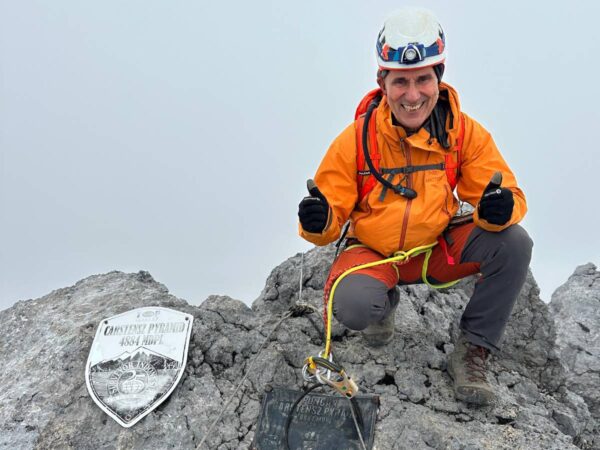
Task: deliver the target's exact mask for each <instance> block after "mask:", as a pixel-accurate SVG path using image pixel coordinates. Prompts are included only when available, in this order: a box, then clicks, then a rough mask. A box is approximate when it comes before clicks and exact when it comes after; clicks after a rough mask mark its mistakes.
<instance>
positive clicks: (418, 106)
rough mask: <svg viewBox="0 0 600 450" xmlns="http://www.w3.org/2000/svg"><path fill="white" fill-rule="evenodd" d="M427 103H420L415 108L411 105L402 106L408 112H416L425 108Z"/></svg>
mask: <svg viewBox="0 0 600 450" xmlns="http://www.w3.org/2000/svg"><path fill="white" fill-rule="evenodd" d="M424 103H425V102H423V103H419V104H418V105H414V106H410V105H402V107H403V108H404V109H405V110H407V111H416V110H417V109H419V108H420V107H421V106H423V104H424Z"/></svg>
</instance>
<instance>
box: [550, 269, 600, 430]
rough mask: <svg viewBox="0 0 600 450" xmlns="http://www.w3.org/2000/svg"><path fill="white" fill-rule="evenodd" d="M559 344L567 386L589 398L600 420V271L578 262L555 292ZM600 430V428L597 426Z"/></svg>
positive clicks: (553, 296) (594, 413)
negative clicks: (576, 266) (573, 271)
mask: <svg viewBox="0 0 600 450" xmlns="http://www.w3.org/2000/svg"><path fill="white" fill-rule="evenodd" d="M550 310H551V311H552V313H553V316H554V320H555V323H556V325H555V326H556V335H557V336H556V345H557V351H558V354H559V356H560V361H561V363H562V364H563V366H564V368H565V370H566V386H567V387H568V388H569V389H570V390H571V391H573V392H575V393H577V394H579V395H580V396H581V397H583V398H584V400H585V401H586V403H587V405H588V408H589V409H590V412H591V414H592V416H593V417H594V418H595V419H596V421H598V420H600V272H599V271H598V270H597V268H596V266H595V265H593V264H586V265H583V266H579V267H578V268H577V269H576V270H575V273H573V275H571V277H569V280H568V281H567V282H566V283H565V284H564V285H562V286H561V287H559V288H558V289H557V290H556V292H554V294H553V295H552V301H551V302H550ZM596 432H597V434H600V428H597V429H596Z"/></svg>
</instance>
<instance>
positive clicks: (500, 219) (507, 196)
mask: <svg viewBox="0 0 600 450" xmlns="http://www.w3.org/2000/svg"><path fill="white" fill-rule="evenodd" d="M501 185H502V173H500V172H496V173H495V174H494V175H493V176H492V179H491V180H490V182H489V184H488V185H487V186H486V188H485V189H484V191H483V195H482V196H481V200H479V205H478V206H477V207H478V209H479V217H480V218H481V219H485V220H486V221H487V222H488V223H491V224H494V225H504V224H505V223H506V222H508V221H509V220H510V218H511V216H512V211H513V208H514V206H515V200H514V198H513V193H512V191H511V190H510V189H507V188H503V187H501Z"/></svg>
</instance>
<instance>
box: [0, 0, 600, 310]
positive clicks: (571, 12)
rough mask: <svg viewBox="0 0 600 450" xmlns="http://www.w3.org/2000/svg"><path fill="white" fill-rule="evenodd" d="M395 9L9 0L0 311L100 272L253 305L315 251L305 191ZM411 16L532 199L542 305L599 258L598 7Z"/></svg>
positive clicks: (537, 6)
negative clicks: (432, 19) (441, 45)
mask: <svg viewBox="0 0 600 450" xmlns="http://www.w3.org/2000/svg"><path fill="white" fill-rule="evenodd" d="M405 4H406V3H404V2H397V1H396V2H392V1H378V2H365V1H343V2H342V1H330V2H322V1H305V2H281V1H278V2H275V1H272V2H266V1H254V2H242V1H239V2H231V1H220V2H214V1H211V2H209V1H155V0H145V1H140V0H135V1H122V0H121V1H114V0H104V1H101V2H100V1H95V2H92V1H81V0H78V1H73V0H61V1H28V0H23V1H9V0H0V309H1V308H7V307H9V306H10V305H12V304H13V303H14V302H16V301H17V300H22V299H28V298H36V297H40V296H42V295H45V294H47V293H49V292H50V291H51V290H54V289H57V288H61V287H66V286H69V285H71V284H73V283H75V282H76V281H78V280H80V279H82V278H84V277H87V276H89V275H92V274H98V273H105V272H108V271H111V270H121V271H125V272H137V271H138V270H147V271H149V272H150V273H151V274H152V275H153V276H154V278H155V279H156V280H157V281H160V282H161V283H164V284H165V285H166V286H167V287H168V288H169V289H170V291H171V292H172V293H173V294H174V295H176V296H178V297H181V298H184V299H186V300H188V301H190V302H191V303H195V304H197V303H200V302H201V301H203V300H204V299H205V298H206V297H207V296H208V295H210V294H227V295H230V296H232V297H234V298H237V299H240V300H243V301H244V302H246V303H250V302H252V301H253V300H254V299H255V298H256V297H258V295H259V294H260V291H261V289H262V288H263V286H264V282H265V280H266V278H267V276H268V274H269V273H270V271H271V270H272V269H273V268H274V267H275V266H277V265H278V264H280V263H281V262H283V261H284V260H285V259H287V258H288V257H291V256H293V255H294V254H295V253H297V252H301V251H306V250H308V249H310V248H311V245H310V244H309V243H307V242H304V241H303V240H301V239H300V238H299V237H298V235H297V232H296V220H297V217H296V212H297V205H298V202H299V201H300V199H301V198H302V197H303V196H304V195H305V181H306V179H307V178H309V177H312V175H313V173H314V171H315V169H316V167H317V166H318V164H319V162H320V160H321V158H322V156H323V154H324V152H325V151H326V149H327V147H328V145H329V143H330V142H331V141H332V140H333V139H334V138H335V136H336V135H337V134H338V133H339V132H340V131H341V130H342V129H343V128H344V127H345V126H346V125H347V124H348V123H350V121H351V120H352V118H353V114H354V109H355V106H356V104H357V102H358V101H359V100H360V99H361V98H362V96H363V94H364V93H365V92H366V91H368V90H370V89H372V88H373V87H375V81H374V79H375V70H376V67H375V57H374V45H375V40H376V37H377V33H378V32H379V29H380V27H381V25H382V23H383V20H384V18H385V17H386V16H387V15H388V14H389V13H390V12H391V11H393V10H394V9H396V8H397V7H399V6H403V5H405ZM408 4H412V5H421V6H425V7H428V8H429V9H431V10H433V11H434V12H435V13H436V15H437V16H438V17H439V19H440V21H441V23H442V25H443V27H444V29H445V32H446V36H447V49H448V53H449V56H448V59H447V69H446V75H445V79H446V81H448V82H449V83H451V84H452V85H454V86H455V87H456V88H457V89H458V92H459V94H460V97H461V101H462V107H463V110H464V111H466V112H467V113H469V114H470V115H472V116H473V117H474V118H476V119H477V120H479V121H480V122H481V123H482V124H483V125H484V126H485V127H487V128H488V129H489V130H490V131H491V133H492V135H493V136H494V139H495V140H496V143H497V144H498V146H499V148H500V149H501V151H502V153H503V155H504V157H505V158H506V160H507V161H508V162H509V164H510V166H511V167H512V169H513V171H514V172H515V173H516V175H517V179H518V181H519V183H520V184H521V186H522V188H523V190H524V191H525V193H526V195H527V198H528V202H529V213H528V215H527V218H526V220H525V221H524V223H523V224H524V226H525V227H526V228H527V230H528V231H529V233H530V235H531V236H532V237H533V239H534V241H535V248H534V257H533V262H532V270H533V273H534V276H535V278H536V279H537V281H538V283H539V284H540V287H541V289H542V298H543V299H544V300H545V301H549V300H550V296H551V294H552V292H553V291H554V289H555V288H557V287H558V286H559V285H560V284H562V283H564V282H565V281H566V280H567V278H568V277H569V275H570V274H571V273H572V272H573V270H574V269H575V267H576V266H577V265H580V264H584V263H587V262H594V263H595V264H598V263H600V238H599V237H598V228H599V227H598V223H599V219H600V213H599V210H600V208H599V207H598V198H599V194H598V193H599V190H598V181H597V179H598V175H597V174H598V171H599V170H600V164H598V163H599V160H600V158H599V157H598V138H599V136H600V117H599V114H598V105H599V104H600V88H599V86H600V84H599V82H598V74H599V72H600V71H599V63H598V61H599V58H598V55H599V54H600V38H599V32H598V18H599V17H600V3H598V2H592V1H587V2H584V1H579V2H578V1H574V2H570V4H569V5H567V3H566V2H561V3H552V5H550V4H548V3H547V2H541V1H537V2H536V1H533V2H523V1H503V2H482V1H452V2H447V1H423V2H419V3H417V2H411V3H408Z"/></svg>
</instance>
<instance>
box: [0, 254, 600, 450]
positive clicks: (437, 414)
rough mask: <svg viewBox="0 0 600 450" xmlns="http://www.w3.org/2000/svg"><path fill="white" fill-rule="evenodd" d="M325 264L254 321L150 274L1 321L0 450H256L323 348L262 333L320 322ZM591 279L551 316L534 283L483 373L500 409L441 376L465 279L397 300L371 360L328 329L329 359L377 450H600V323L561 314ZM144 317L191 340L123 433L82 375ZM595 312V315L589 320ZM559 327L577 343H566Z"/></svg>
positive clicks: (283, 277) (245, 311) (276, 285)
mask: <svg viewBox="0 0 600 450" xmlns="http://www.w3.org/2000/svg"><path fill="white" fill-rule="evenodd" d="M331 258H332V249H331V248H319V249H313V250H311V251H310V252H308V253H306V254H304V255H301V254H298V255H296V256H294V257H292V258H290V259H288V260H287V261H285V262H284V263H283V264H281V265H280V266H279V267H277V268H275V269H274V270H273V272H272V273H271V275H270V276H269V278H268V280H267V282H266V286H265V288H264V290H263V292H262V294H261V296H260V297H259V298H258V299H257V300H256V301H255V302H254V304H253V306H252V308H249V307H248V306H246V305H245V304H243V303H242V302H240V301H237V300H234V299H231V298H229V297H226V296H211V297H209V298H208V299H206V301H204V302H203V303H202V304H201V305H200V306H191V305H189V304H188V303H186V302H185V301H183V300H180V299H177V298H175V297H173V296H172V295H170V294H169V293H168V290H167V289H166V288H165V287H164V286H163V285H161V284H160V283H157V282H156V281H154V280H153V279H152V277H151V276H150V275H149V274H148V273H146V272H140V273H138V274H124V273H119V272H111V273H108V274H105V275H96V276H92V277H89V278H86V279H84V280H82V281H80V282H78V283H77V284H76V285H74V286H72V287H69V288H65V289H60V290H57V291H54V292H52V293H50V294H48V295H46V296H45V297H42V298H40V299H37V300H28V301H21V302H18V303H17V304H15V305H14V306H13V307H11V308H9V309H7V310H5V311H2V312H0V329H1V330H2V333H1V338H0V355H1V356H2V360H3V361H4V368H3V371H2V372H1V373H0V384H1V385H2V390H1V391H0V448H10V449H18V448H40V449H46V448H74V449H88V448H94V449H109V448H110V449H114V448H134V449H138V448H139V449H148V448H152V449H154V448H157V449H162V448H196V447H197V446H198V445H199V444H200V442H201V441H202V440H203V439H205V438H206V442H205V445H204V446H203V447H202V448H210V449H219V450H225V449H247V448H250V446H251V442H252V439H253V436H254V433H255V431H256V422H257V418H258V414H259V411H260V400H261V398H262V395H263V393H264V392H265V389H266V388H267V387H268V386H278V385H279V386H285V387H290V388H301V386H302V384H303V380H302V375H301V368H302V365H303V360H304V358H305V357H306V356H307V355H309V354H317V353H318V352H319V351H320V350H321V349H322V346H323V332H322V319H321V314H320V312H319V313H316V314H312V315H306V316H301V317H291V318H288V319H286V320H285V322H284V323H283V324H282V325H281V326H279V327H278V328H277V330H276V331H275V332H274V333H272V334H270V332H271V331H272V329H273V327H274V326H275V325H276V324H277V323H278V321H279V319H280V317H281V315H282V314H284V313H285V312H286V311H287V308H288V307H289V306H290V305H292V304H293V303H295V302H296V301H297V300H298V299H299V298H300V297H301V298H302V301H303V302H307V303H310V304H313V305H314V306H316V307H318V308H319V311H320V308H321V303H322V298H321V297H322V287H323V284H324V281H325V276H326V273H327V269H328V266H329V263H330V261H331ZM301 272H302V275H303V277H302V278H303V280H302V281H303V282H302V292H300V285H301V283H300V274H301ZM598 278H599V276H598V273H597V272H595V268H593V267H592V266H584V268H583V269H582V268H579V269H578V271H577V272H576V273H575V275H573V277H571V279H570V280H569V282H568V283H567V284H566V285H565V286H563V287H562V288H561V289H559V291H557V293H556V294H555V296H554V298H553V302H552V306H551V308H549V307H548V305H545V304H544V303H543V302H542V301H541V300H540V298H539V290H538V288H537V285H536V283H535V281H534V279H533V278H532V277H531V276H529V277H528V280H527V282H526V285H525V287H524V288H523V291H522V292H521V295H520V297H519V300H518V303H517V306H516V307H515V310H514V314H513V317H512V320H511V321H510V323H509V326H508V328H507V330H506V335H505V343H504V347H503V351H502V352H501V354H499V355H495V356H494V357H493V358H492V360H491V370H492V376H491V382H492V383H493V384H494V386H495V387H496V389H497V391H498V393H499V401H498V403H497V404H495V405H493V406H490V407H483V408H482V407H473V406H468V405H466V404H463V403H461V402H457V401H456V400H455V399H454V396H453V393H452V389H451V382H450V379H449V377H448V374H447V373H446V371H445V368H446V356H447V354H448V353H449V352H450V351H451V350H452V342H453V339H454V337H455V336H456V334H457V332H458V328H457V325H458V319H459V317H460V314H461V312H462V310H463V309H464V306H465V304H466V303H467V301H468V298H469V293H470V292H471V290H472V289H473V283H474V280H472V279H471V280H465V281H463V282H461V283H460V284H459V285H457V286H456V287H453V288H451V289H446V290H443V291H434V290H430V289H429V288H427V287H425V286H420V285H417V286H408V287H404V288H402V295H401V301H400V306H399V308H398V311H397V314H396V330H397V335H396V337H395V339H394V341H393V343H392V344H390V345H388V346H387V347H384V348H381V349H371V348H368V347H365V346H364V344H363V342H362V339H361V337H360V335H359V334H358V333H354V332H350V331H348V330H345V329H344V328H342V327H341V326H339V325H337V324H336V325H335V326H334V327H333V336H334V343H333V345H334V352H335V356H336V360H338V361H339V362H341V363H343V364H344V366H345V367H346V369H347V370H348V372H349V373H351V374H352V375H353V376H354V378H355V379H357V381H358V382H359V386H360V388H361V390H362V391H363V392H368V393H374V394H377V395H379V396H380V401H381V405H380V410H379V414H378V421H377V427H376V432H375V444H374V448H377V449H379V450H382V449H412V450H416V449H428V448H434V449H465V450H466V449H473V450H474V449H509V448H510V449H544V450H547V449H574V450H576V449H578V448H581V449H600V439H599V438H598V434H599V425H598V424H599V423H600V419H599V417H598V397H597V395H598V392H597V391H598V390H597V386H598V365H599V364H600V358H599V356H600V353H599V352H598V348H599V347H598V345H599V341H598V329H599V328H600V319H599V318H598V315H595V316H594V315H593V314H592V313H590V312H588V313H586V312H585V311H588V310H586V309H585V307H582V309H581V315H580V316H577V315H575V314H571V311H572V310H577V308H578V307H579V306H580V305H579V303H578V302H577V301H576V300H577V299H580V298H582V295H583V294H582V293H585V296H586V297H585V298H586V299H588V300H589V306H588V307H589V308H593V305H594V303H593V302H594V301H595V302H596V305H597V303H598V298H599V294H600V286H599V285H598V284H599V283H598V282H596V284H595V285H594V282H593V280H597V279H598ZM571 294H573V295H571ZM561 299H562V300H561ZM569 299H570V300H569ZM588 300H586V301H588ZM586 304H587V303H586ZM577 305H579V306H577ZM141 306H164V307H167V308H173V309H177V310H180V311H183V312H186V313H189V314H192V315H193V316H194V318H195V319H194V327H193V331H192V337H191V341H190V349H189V355H188V363H187V366H186V369H185V373H184V375H183V378H182V380H181V382H180V384H179V385H178V387H177V388H176V389H175V391H174V392H173V393H172V394H171V396H170V397H169V399H168V400H166V401H165V402H164V403H163V404H161V405H160V406H159V407H158V408H157V409H156V410H154V411H153V412H152V413H150V414H149V415H148V416H147V417H145V418H144V419H143V420H142V421H140V422H139V423H138V424H136V425H135V426H133V427H132V428H130V429H125V428H122V427H121V426H119V425H118V424H117V423H116V422H114V421H113V420H112V419H110V418H109V417H108V416H107V415H106V414H105V413H104V412H102V411H101V410H100V409H99V408H98V407H97V406H96V405H95V404H94V403H93V401H92V400H91V398H90V397H89V394H88V392H87V389H86V386H85V378H84V371H85V363H86V360H87V355H88V352H89V349H90V346H91V342H92V340H93V337H94V333H95V328H96V327H97V325H98V323H99V322H100V321H101V320H102V319H104V318H106V317H110V316H113V315H115V314H119V313H121V312H124V311H127V310H129V309H133V308H137V307H141ZM552 312H554V314H555V315H556V318H557V319H556V323H557V324H559V325H560V327H559V328H558V329H557V326H555V321H554V319H553V317H552ZM592 312H593V313H595V314H598V308H597V306H596V309H595V310H594V311H592ZM565 324H569V326H573V327H575V328H574V329H575V330H576V331H577V330H579V331H580V332H581V333H579V331H578V332H577V333H570V332H566V333H565V332H564V330H565V329H566V328H563V326H564V325H565ZM586 329H587V330H589V331H587V332H586V331H585V330H586ZM269 335H270V337H269V340H268V342H267V343H266V345H265V347H264V349H263V350H262V351H260V350H261V346H262V345H263V343H264V341H265V339H266V338H267V336H269ZM248 369H250V370H249V371H248V372H247V370H248ZM244 375H247V380H246V382H245V384H244V385H243V388H242V389H240V390H238V391H235V388H236V386H237V383H238V382H239V381H240V380H241V379H242V377H244ZM594 383H595V384H594ZM234 391H235V396H234V400H233V402H232V404H230V405H229V408H228V409H227V410H226V411H225V412H224V414H223V418H222V420H221V421H220V422H219V424H218V426H217V427H216V428H215V429H214V430H213V432H212V433H211V434H210V435H209V436H207V435H206V433H207V431H208V429H209V427H210V425H211V423H212V422H213V420H214V419H215V418H216V417H217V416H218V415H219V413H221V412H222V411H223V407H224V405H225V402H226V401H227V399H228V398H229V396H230V395H231V394H232V393H234Z"/></svg>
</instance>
